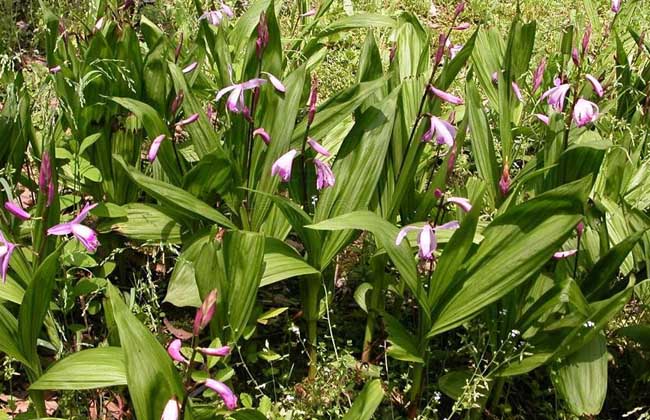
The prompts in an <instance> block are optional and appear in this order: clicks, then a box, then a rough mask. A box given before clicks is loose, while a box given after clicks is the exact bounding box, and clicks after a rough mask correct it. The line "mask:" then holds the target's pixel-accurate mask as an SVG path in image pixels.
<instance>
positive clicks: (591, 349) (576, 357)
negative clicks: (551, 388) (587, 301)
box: [553, 334, 607, 416]
mask: <svg viewBox="0 0 650 420" xmlns="http://www.w3.org/2000/svg"><path fill="white" fill-rule="evenodd" d="M553 378H554V384H555V387H556V389H557V390H558V391H559V393H560V395H561V396H562V399H564V401H565V402H566V403H567V405H568V406H569V409H570V410H571V412H572V413H573V414H575V415H576V416H590V415H597V414H598V413H600V410H602V408H603V404H604V403H605V397H606V396H607V342H606V340H605V337H604V336H603V335H602V334H599V335H598V336H596V338H594V339H593V340H592V341H590V342H588V343H587V344H585V345H584V346H582V348H581V349H580V350H578V351H576V352H575V353H573V354H571V355H570V356H569V357H567V358H566V359H563V360H562V361H561V362H560V363H559V366H557V368H556V372H555V374H554V375H553Z"/></svg>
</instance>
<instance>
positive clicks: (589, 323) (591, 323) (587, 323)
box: [582, 321, 596, 328]
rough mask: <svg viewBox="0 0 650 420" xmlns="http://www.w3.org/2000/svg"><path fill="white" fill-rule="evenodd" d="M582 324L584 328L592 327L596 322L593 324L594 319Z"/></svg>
mask: <svg viewBox="0 0 650 420" xmlns="http://www.w3.org/2000/svg"><path fill="white" fill-rule="evenodd" d="M582 325H583V326H584V327H585V328H593V327H595V326H596V324H594V321H587V322H585V323H584V324H582Z"/></svg>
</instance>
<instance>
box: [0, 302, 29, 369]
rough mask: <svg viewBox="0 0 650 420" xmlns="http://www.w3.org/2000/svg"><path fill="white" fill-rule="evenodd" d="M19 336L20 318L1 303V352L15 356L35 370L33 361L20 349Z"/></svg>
mask: <svg viewBox="0 0 650 420" xmlns="http://www.w3.org/2000/svg"><path fill="white" fill-rule="evenodd" d="M18 336H19V333H18V320H17V319H16V317H15V316H13V314H12V313H11V312H9V309H7V308H5V307H4V306H3V305H0V352H2V353H4V354H6V355H8V356H11V357H13V358H14V359H16V360H18V361H19V362H20V363H22V364H24V365H25V366H27V367H28V368H29V369H31V370H34V368H33V367H32V362H31V361H29V360H28V359H27V357H25V355H24V354H23V352H22V350H21V349H20V343H19V341H18V340H17V339H18V338H19V337H18Z"/></svg>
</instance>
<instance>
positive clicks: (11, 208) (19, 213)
mask: <svg viewBox="0 0 650 420" xmlns="http://www.w3.org/2000/svg"><path fill="white" fill-rule="evenodd" d="M5 209H7V211H8V212H9V213H11V214H13V215H14V216H16V217H17V218H19V219H20V220H29V219H30V218H31V217H32V216H30V215H29V213H27V212H26V211H25V210H23V209H21V208H20V206H18V205H17V204H16V203H12V202H11V201H7V202H6V203H5Z"/></svg>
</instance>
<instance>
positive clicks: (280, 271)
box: [260, 237, 318, 287]
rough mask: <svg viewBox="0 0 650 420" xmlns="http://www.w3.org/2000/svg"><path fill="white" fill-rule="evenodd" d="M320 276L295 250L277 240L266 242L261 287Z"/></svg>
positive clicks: (271, 239)
mask: <svg viewBox="0 0 650 420" xmlns="http://www.w3.org/2000/svg"><path fill="white" fill-rule="evenodd" d="M308 274H318V270H316V269H315V268H314V267H312V266H310V265H309V264H307V263H306V262H305V260H304V259H303V258H302V257H301V256H300V254H298V253H297V252H296V251H295V250H294V249H293V248H291V247H290V246H289V245H287V244H285V243H284V242H282V241H280V240H278V239H275V238H268V237H267V238H266V239H265V240H264V274H263V275H262V280H261V282H260V287H264V286H268V285H270V284H273V283H276V282H278V281H281V280H285V279H288V278H291V277H298V276H304V275H308Z"/></svg>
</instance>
